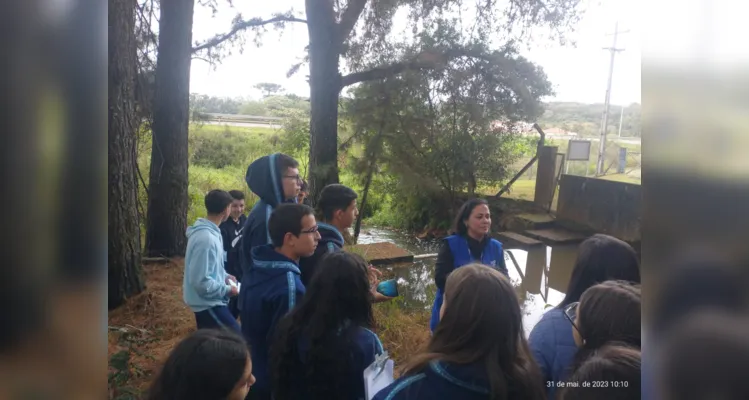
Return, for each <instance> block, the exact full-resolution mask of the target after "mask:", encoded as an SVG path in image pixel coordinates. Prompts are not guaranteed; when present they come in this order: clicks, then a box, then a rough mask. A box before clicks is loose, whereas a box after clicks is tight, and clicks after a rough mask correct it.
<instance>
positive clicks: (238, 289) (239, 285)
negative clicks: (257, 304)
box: [229, 279, 242, 292]
mask: <svg viewBox="0 0 749 400" xmlns="http://www.w3.org/2000/svg"><path fill="white" fill-rule="evenodd" d="M229 285H231V286H234V287H236V288H237V292H238V291H240V290H242V284H241V283H239V282H234V281H233V280H231V279H230V280H229Z"/></svg>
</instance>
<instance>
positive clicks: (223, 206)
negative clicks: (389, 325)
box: [149, 154, 640, 400]
mask: <svg viewBox="0 0 749 400" xmlns="http://www.w3.org/2000/svg"><path fill="white" fill-rule="evenodd" d="M246 181H247V184H248V186H249V188H250V190H252V192H253V193H255V194H257V195H258V196H259V197H260V200H259V201H258V202H257V203H256V204H255V206H254V207H253V209H252V211H251V212H250V214H249V216H248V217H247V218H246V220H245V221H244V223H243V222H242V212H241V210H242V209H243V207H244V205H243V198H242V197H241V196H240V194H238V192H231V193H227V192H223V191H219V190H216V191H212V192H210V193H208V194H207V195H206V198H205V205H206V209H207V217H206V218H205V219H199V220H198V221H197V222H196V223H195V224H194V225H193V226H192V227H190V228H189V229H188V249H187V254H186V260H185V277H184V284H183V291H184V299H185V302H186V303H187V305H188V306H189V307H190V308H191V309H192V310H193V312H194V313H195V318H196V322H197V327H198V331H196V332H195V333H193V334H191V335H189V336H188V337H187V338H185V339H184V340H183V341H182V342H180V343H179V344H178V345H177V346H176V347H175V349H174V350H173V351H172V353H171V354H170V355H169V357H168V359H167V360H166V362H165V364H164V366H163V369H162V371H161V372H160V374H159V375H158V376H157V378H156V379H155V381H154V383H153V385H152V388H151V390H150V391H149V398H150V399H152V400H165V399H188V400H189V399H229V400H235V399H236V400H239V399H244V398H248V399H271V398H273V399H277V400H285V399H364V398H365V397H366V395H365V384H364V379H363V372H364V370H365V369H366V368H367V367H368V366H370V365H371V364H372V363H373V361H374V360H375V358H376V357H378V356H380V355H382V354H383V352H384V351H385V349H383V346H382V343H381V342H380V340H379V338H378V337H377V335H376V334H375V333H374V331H375V330H376V323H375V321H374V317H373V311H372V307H373V306H372V304H373V303H374V302H378V301H387V300H389V298H387V297H384V296H382V295H381V294H379V293H377V292H376V290H375V287H376V284H377V282H378V275H379V273H378V272H377V271H376V270H375V269H373V268H372V267H371V266H369V265H368V264H367V263H366V262H365V260H364V259H362V258H361V257H360V256H358V255H355V254H352V253H347V252H344V251H342V248H343V243H344V240H343V235H342V232H343V231H344V230H346V229H348V228H349V227H350V226H351V224H352V223H353V221H354V220H355V218H356V215H357V213H358V210H357V208H356V198H357V196H356V193H355V192H354V191H353V190H351V189H350V188H347V187H345V186H343V185H337V184H336V185H330V186H327V187H325V188H324V189H323V190H322V191H321V193H320V197H319V199H317V202H316V205H317V208H318V216H320V217H321V218H322V220H321V221H320V222H318V221H317V220H316V219H315V215H314V213H313V210H312V209H311V208H310V207H309V206H306V205H304V204H299V200H298V197H297V196H298V193H299V191H300V189H301V183H302V180H301V179H300V177H299V172H298V164H297V163H296V161H295V160H293V159H292V158H291V157H288V156H286V155H283V154H274V155H270V156H266V157H263V158H261V159H258V160H256V161H255V162H253V163H252V164H251V165H250V167H249V168H248V171H247V177H246ZM490 227H491V213H490V209H489V207H488V204H487V202H486V201H485V200H482V199H473V200H469V201H468V202H466V203H465V204H464V205H463V206H462V207H461V209H460V210H459V212H458V214H457V216H456V221H455V225H454V229H453V231H454V232H453V234H452V235H451V236H448V237H447V238H445V239H444V240H443V244H442V247H441V249H440V251H439V254H438V258H437V262H436V267H435V283H436V286H437V296H436V298H435V302H434V306H433V309H432V318H431V321H430V329H431V331H432V336H431V339H430V341H429V343H428V345H427V347H426V348H425V349H424V350H423V351H421V352H420V353H418V354H417V355H415V356H413V357H412V358H411V359H410V360H408V361H407V362H406V363H405V364H404V365H403V366H402V367H401V373H400V377H399V378H398V379H397V380H395V382H393V383H392V384H391V385H389V386H387V387H386V388H385V389H383V390H381V391H380V392H378V393H377V394H376V395H375V396H374V398H375V399H377V400H391V399H394V400H405V399H433V398H449V399H531V400H533V399H546V398H548V399H554V398H560V399H565V400H575V399H588V398H591V399H592V398H611V399H634V398H639V397H640V289H639V280H640V275H639V262H638V259H637V255H636V253H635V251H634V250H633V249H632V248H631V247H630V246H629V245H627V244H626V243H624V242H622V241H620V240H617V239H615V238H612V237H609V236H604V235H595V236H593V237H591V238H589V239H588V240H586V241H585V242H583V243H582V244H581V246H580V249H579V255H578V260H577V263H576V265H575V267H574V269H573V272H572V276H571V279H570V284H569V287H568V290H567V294H566V297H565V299H564V300H563V301H562V303H561V304H559V305H558V306H557V307H555V308H554V309H552V310H550V311H548V312H547V313H546V314H545V315H544V316H543V318H542V319H541V321H540V322H539V323H538V324H537V325H536V326H535V327H534V328H533V331H532V333H531V335H530V338H529V339H528V340H526V338H525V334H524V329H523V318H522V316H523V312H522V309H521V304H520V301H519V299H518V296H517V294H516V293H515V289H514V287H513V286H512V284H511V282H510V280H509V278H508V274H507V267H506V265H505V256H504V250H503V249H502V244H501V243H500V242H498V241H496V240H494V239H492V238H491V237H490V234H489V232H490ZM227 242H228V243H227ZM227 244H228V245H227ZM225 250H226V254H227V255H226V256H225V255H224V254H225V253H224V251H225ZM232 251H233V252H235V253H236V254H234V255H232V254H231V253H232ZM232 260H233V261H232ZM237 263H238V265H239V266H238V267H237ZM238 282H241V285H239V284H238ZM235 298H236V299H237V300H234V301H235V303H232V300H231V299H235ZM231 304H236V305H235V306H232V305H231ZM237 315H238V316H239V319H240V321H241V326H240V324H239V323H238V322H237ZM593 381H596V382H606V386H601V387H595V388H590V387H586V386H585V385H583V384H582V382H593ZM578 383H579V384H578ZM601 385H602V384H601ZM559 388H563V389H559Z"/></svg>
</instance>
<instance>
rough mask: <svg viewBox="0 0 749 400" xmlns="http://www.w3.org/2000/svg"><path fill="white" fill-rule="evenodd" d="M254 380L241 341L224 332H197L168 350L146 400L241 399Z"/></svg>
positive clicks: (242, 341)
mask: <svg viewBox="0 0 749 400" xmlns="http://www.w3.org/2000/svg"><path fill="white" fill-rule="evenodd" d="M253 383H255V377H254V376H253V375H252V361H251V360H250V352H249V350H248V349H247V344H246V343H245V341H244V339H243V338H242V337H241V336H239V335H238V334H236V333H234V332H231V331H229V330H226V329H200V330H198V331H196V332H194V333H192V334H191V335H189V336H187V338H185V339H183V340H182V341H181V342H180V343H179V344H177V346H176V347H175V348H174V350H172V352H171V353H170V354H169V357H168V358H167V360H166V362H165V363H164V366H163V367H162V369H161V372H160V373H159V375H158V376H157V377H156V379H155V380H154V381H153V384H152V385H151V388H150V390H149V392H148V396H147V399H148V400H243V399H244V398H245V396H246V395H247V392H249V390H250V387H251V386H252V384H253Z"/></svg>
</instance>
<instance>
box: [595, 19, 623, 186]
mask: <svg viewBox="0 0 749 400" xmlns="http://www.w3.org/2000/svg"><path fill="white" fill-rule="evenodd" d="M627 32H629V31H623V32H619V22H618V21H617V23H616V25H614V34H613V35H614V43H613V45H612V46H611V47H604V48H603V49H604V50H608V51H610V52H611V61H610V63H609V82H608V85H607V86H606V102H605V103H604V104H605V105H604V110H603V122H602V124H601V140H600V143H599V147H598V165H597V166H596V176H601V175H603V167H604V166H603V159H604V156H605V153H606V133H607V131H608V125H609V102H610V101H611V80H612V78H613V76H614V56H616V53H618V52H620V51H624V49H619V48H617V47H616V40H617V39H618V37H619V34H620V33H627Z"/></svg>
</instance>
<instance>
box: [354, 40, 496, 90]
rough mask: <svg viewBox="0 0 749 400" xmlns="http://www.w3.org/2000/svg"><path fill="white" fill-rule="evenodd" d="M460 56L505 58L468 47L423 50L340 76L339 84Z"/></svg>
mask: <svg viewBox="0 0 749 400" xmlns="http://www.w3.org/2000/svg"><path fill="white" fill-rule="evenodd" d="M460 57H476V58H482V59H489V58H491V61H501V60H505V58H504V57H502V56H499V57H497V56H491V55H488V54H486V53H482V52H480V51H475V50H470V49H451V50H447V51H445V52H444V53H436V52H434V51H424V52H422V53H420V54H419V55H417V56H416V57H414V58H413V59H411V60H409V61H404V62H399V63H395V64H390V65H385V66H381V67H375V68H373V69H370V70H369V71H362V72H354V73H352V74H348V75H345V76H343V77H342V78H341V86H342V87H346V86H350V85H353V84H355V83H359V82H366V81H374V80H378V79H384V78H387V77H391V76H394V75H397V74H400V73H401V72H404V71H407V70H422V69H432V68H436V67H438V66H440V65H444V64H446V63H447V62H448V61H450V60H453V59H456V58H460Z"/></svg>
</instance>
